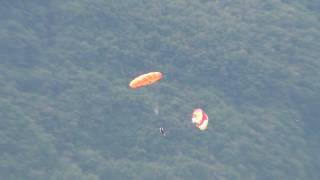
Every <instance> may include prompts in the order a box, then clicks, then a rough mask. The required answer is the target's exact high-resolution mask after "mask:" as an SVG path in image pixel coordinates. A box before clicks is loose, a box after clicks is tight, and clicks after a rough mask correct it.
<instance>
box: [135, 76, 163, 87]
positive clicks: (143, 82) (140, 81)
mask: <svg viewBox="0 0 320 180" xmlns="http://www.w3.org/2000/svg"><path fill="white" fill-rule="evenodd" d="M161 78H162V73H161V72H150V73H147V74H142V75H140V76H138V77H136V78H134V79H133V80H132V81H131V82H130V84H129V87H130V88H132V89H137V88H140V87H143V86H148V85H151V84H153V83H155V82H157V81H159V80H160V79H161Z"/></svg>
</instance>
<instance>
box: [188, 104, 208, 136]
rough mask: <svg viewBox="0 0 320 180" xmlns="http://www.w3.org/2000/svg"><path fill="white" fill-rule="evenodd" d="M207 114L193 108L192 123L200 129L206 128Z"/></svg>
mask: <svg viewBox="0 0 320 180" xmlns="http://www.w3.org/2000/svg"><path fill="white" fill-rule="evenodd" d="M208 121H209V118H208V115H207V114H206V113H205V112H204V111H203V110H202V109H200V108H197V109H194V110H193V113H192V123H193V124H195V125H196V126H197V127H198V128H199V129H200V130H201V131H204V130H206V129H207V128H208Z"/></svg>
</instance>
